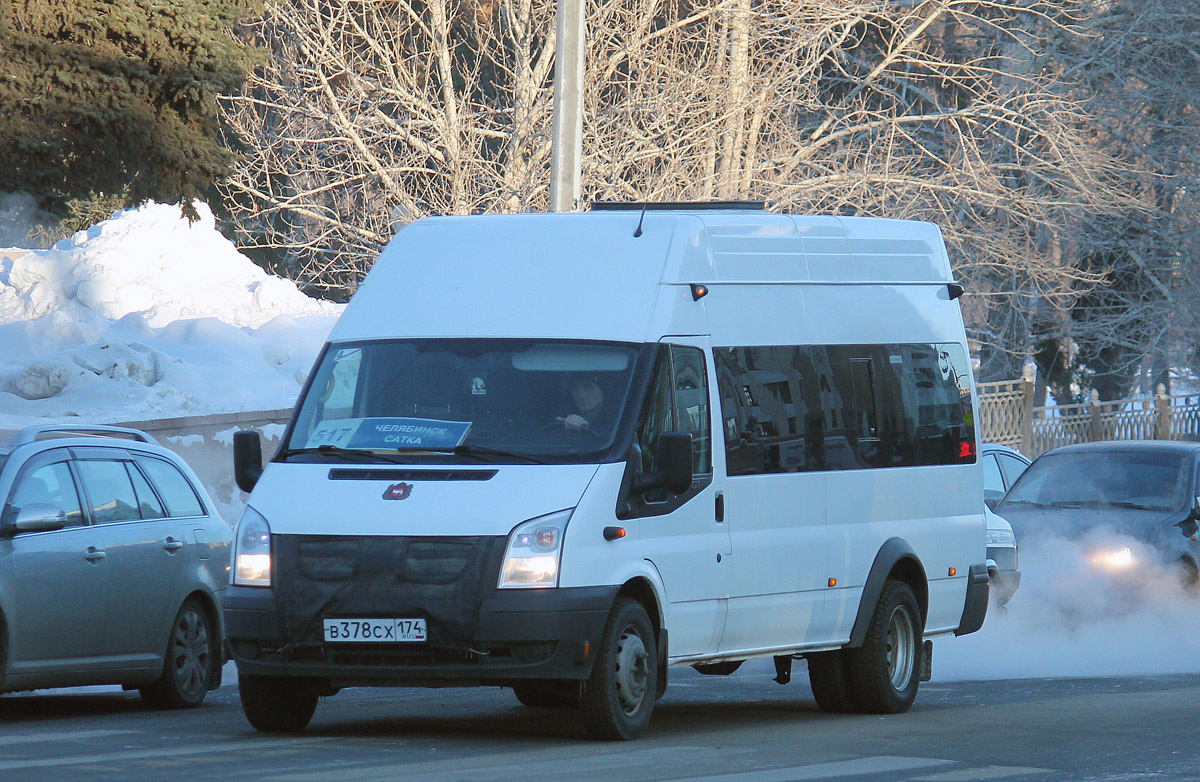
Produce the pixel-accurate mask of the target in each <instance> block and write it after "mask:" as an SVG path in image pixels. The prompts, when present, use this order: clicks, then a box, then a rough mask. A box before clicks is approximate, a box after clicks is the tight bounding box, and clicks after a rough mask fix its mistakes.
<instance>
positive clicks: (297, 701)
mask: <svg viewBox="0 0 1200 782" xmlns="http://www.w3.org/2000/svg"><path fill="white" fill-rule="evenodd" d="M296 686H297V684H296V682H293V681H291V680H289V679H288V678H287V677H285V676H256V675H253V674H241V675H239V676H238V692H239V693H240V694H241V696H242V711H243V712H245V714H246V719H247V720H249V721H250V724H251V725H253V726H254V727H255V728H256V729H257V730H262V731H267V732H269V733H297V732H299V731H302V730H304V728H305V726H307V725H308V723H309V721H310V720H311V719H312V717H313V713H314V712H315V711H316V710H317V697H318V696H317V694H316V693H314V692H303V691H300V692H297V690H296Z"/></svg>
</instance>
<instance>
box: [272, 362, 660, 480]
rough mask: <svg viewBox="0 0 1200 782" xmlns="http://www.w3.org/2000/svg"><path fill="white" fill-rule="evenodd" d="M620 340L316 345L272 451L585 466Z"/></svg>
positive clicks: (608, 422) (626, 378)
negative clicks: (303, 386)
mask: <svg viewBox="0 0 1200 782" xmlns="http://www.w3.org/2000/svg"><path fill="white" fill-rule="evenodd" d="M637 358H638V346H637V345H631V344H625V343H611V342H609V343H603V342H581V341H547V340H514V339H427V340H387V341H372V342H354V343H337V344H333V345H330V346H329V348H328V349H327V350H326V351H325V354H324V356H323V357H322V359H321V362H320V364H319V365H318V367H317V369H316V371H315V372H314V374H313V378H312V381H311V383H310V384H309V387H308V389H307V391H306V393H305V396H304V399H303V401H302V403H301V405H300V412H299V414H298V415H297V417H296V421H295V424H294V426H293V427H292V429H291V432H290V434H289V436H288V440H287V442H286V443H285V445H284V448H283V449H282V450H281V451H280V454H279V458H283V459H298V460H321V461H326V460H329V461H360V462H361V461H369V460H370V459H371V457H372V456H373V455H374V456H377V457H378V461H380V462H396V461H398V460H399V459H398V458H397V456H398V455H399V456H400V457H402V459H404V460H407V459H408V458H410V457H411V458H415V459H424V458H428V459H433V460H446V459H453V460H455V461H458V460H468V461H489V462H500V463H521V464H526V463H531V462H534V463H537V462H553V463H563V462H585V461H596V460H597V459H596V456H597V455H598V454H600V453H603V452H605V451H607V450H608V449H609V448H611V447H612V444H613V440H614V438H615V437H616V432H617V429H618V423H619V421H620V420H621V417H622V415H623V414H624V410H625V406H626V401H627V399H628V397H629V390H630V386H631V384H632V381H633V377H634V369H635V366H636V364H637Z"/></svg>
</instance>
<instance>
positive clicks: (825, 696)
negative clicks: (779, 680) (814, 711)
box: [805, 649, 859, 714]
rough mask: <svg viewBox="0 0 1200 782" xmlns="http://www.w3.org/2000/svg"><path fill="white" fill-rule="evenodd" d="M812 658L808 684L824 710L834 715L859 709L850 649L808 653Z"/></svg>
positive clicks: (809, 659) (806, 657) (819, 705)
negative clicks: (853, 681) (856, 700)
mask: <svg viewBox="0 0 1200 782" xmlns="http://www.w3.org/2000/svg"><path fill="white" fill-rule="evenodd" d="M805 659H807V660H808V683H809V684H810V685H811V686H812V692H813V697H814V698H816V699H817V706H818V707H819V708H820V709H821V711H827V712H829V713H830V714H850V713H852V712H856V711H858V710H859V709H858V703H856V702H855V700H854V688H853V686H852V685H851V682H850V660H849V652H847V651H845V650H842V649H839V650H837V651H833V652H815V653H813V654H807V655H805Z"/></svg>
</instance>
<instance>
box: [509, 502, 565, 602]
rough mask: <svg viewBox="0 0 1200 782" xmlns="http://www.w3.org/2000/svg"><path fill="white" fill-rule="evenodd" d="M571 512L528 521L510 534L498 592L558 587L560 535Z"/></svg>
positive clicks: (560, 550) (562, 512)
mask: <svg viewBox="0 0 1200 782" xmlns="http://www.w3.org/2000/svg"><path fill="white" fill-rule="evenodd" d="M570 520H571V511H570V510H564V511H559V512H558V513H551V514H549V515H548V516H539V517H538V518H536V519H530V520H529V521H526V522H524V523H522V524H519V525H517V527H516V528H515V529H514V530H513V531H512V532H511V533H509V536H508V547H507V548H506V549H505V551H504V566H503V567H502V568H501V569H500V583H499V584H498V586H499V587H500V588H501V589H537V588H547V587H556V586H558V572H559V558H560V556H561V555H562V539H563V534H564V533H565V532H566V531H567V522H568V521H570Z"/></svg>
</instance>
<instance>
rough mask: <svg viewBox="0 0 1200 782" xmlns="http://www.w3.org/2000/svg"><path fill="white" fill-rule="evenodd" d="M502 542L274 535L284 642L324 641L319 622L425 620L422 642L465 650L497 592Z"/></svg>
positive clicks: (313, 643) (494, 539)
mask: <svg viewBox="0 0 1200 782" xmlns="http://www.w3.org/2000/svg"><path fill="white" fill-rule="evenodd" d="M505 542H506V538H504V537H400V536H353V537H349V536H347V537H334V536H327V535H276V536H274V537H273V538H272V547H273V551H274V554H275V556H274V558H273V559H274V561H273V562H272V565H273V566H274V568H273V578H274V579H275V580H276V581H277V583H278V588H276V589H275V590H274V592H275V595H276V600H277V601H278V610H279V617H280V622H281V623H282V625H283V626H282V627H281V630H282V632H283V637H284V642H285V643H286V644H287V645H288V646H291V647H292V648H293V649H299V648H303V647H310V648H311V647H313V646H321V645H323V644H324V626H323V623H322V620H324V619H336V618H351V619H366V618H398V619H415V618H424V619H425V620H426V626H427V633H428V638H429V641H428V644H427V645H421V646H425V648H426V649H442V650H461V651H467V650H469V649H471V648H473V644H474V643H475V639H476V637H477V629H478V624H479V606H480V603H481V602H482V600H483V598H484V597H485V596H486V595H489V594H491V593H492V592H494V591H495V589H496V580H497V578H498V577H499V574H500V560H501V559H502V558H503V556H504V545H505ZM371 646H372V645H371V644H365V645H361V646H360V647H359V648H362V647H366V648H367V649H369V648H370V647H371ZM414 646H416V645H414ZM413 651H416V650H415V649H414V650H413Z"/></svg>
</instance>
